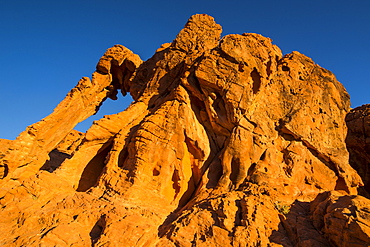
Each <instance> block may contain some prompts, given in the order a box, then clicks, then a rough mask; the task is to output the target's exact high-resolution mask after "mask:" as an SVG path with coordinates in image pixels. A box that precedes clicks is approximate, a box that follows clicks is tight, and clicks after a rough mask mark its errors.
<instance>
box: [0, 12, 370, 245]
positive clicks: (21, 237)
mask: <svg viewBox="0 0 370 247" xmlns="http://www.w3.org/2000/svg"><path fill="white" fill-rule="evenodd" d="M221 32H222V28H221V26H220V25H218V24H217V23H216V22H215V21H214V19H213V18H212V17H210V16H208V15H205V14H197V15H194V16H192V17H191V18H190V19H189V20H188V22H187V23H186V25H185V27H184V28H183V29H182V30H181V31H180V33H179V34H178V35H177V36H176V38H175V39H174V41H173V42H172V43H169V44H164V45H162V47H160V48H159V49H158V50H157V51H156V53H155V54H154V55H153V57H151V58H150V59H148V60H147V61H142V60H141V59H140V57H139V56H138V55H136V54H134V53H133V52H132V51H130V50H129V49H127V48H126V47H124V46H122V45H115V46H113V47H112V48H109V49H108V50H107V51H106V53H105V54H104V55H103V57H102V58H101V59H100V60H99V62H98V64H97V66H96V71H95V72H94V73H93V75H92V79H90V78H88V77H84V78H82V79H81V80H80V81H79V83H78V84H77V86H76V87H75V88H73V89H72V90H71V91H70V92H69V93H68V94H67V96H66V98H65V99H64V100H63V101H62V102H61V103H60V104H59V105H58V106H57V107H56V109H55V110H54V112H53V113H52V114H50V115H49V116H47V117H46V118H44V119H43V120H41V121H40V122H38V123H36V124H33V125H31V126H29V127H28V128H27V129H26V130H25V131H24V132H22V133H21V134H20V135H19V136H18V138H17V139H16V140H15V141H12V142H8V141H6V140H0V143H5V145H7V148H2V149H0V157H1V158H0V162H1V163H0V168H1V169H0V178H1V180H0V187H1V190H0V204H1V209H0V215H1V216H2V217H1V220H0V229H1V231H2V232H3V236H4V237H3V239H1V240H0V244H1V245H3V246H158V247H159V246H176V247H177V246H189V247H191V246H366V245H369V244H370V215H369V209H368V206H367V205H369V202H370V201H369V199H367V198H366V197H363V196H360V195H358V193H357V189H358V188H359V186H363V185H364V184H365V190H367V189H368V184H369V176H368V175H369V174H368V172H367V170H366V168H364V167H366V166H364V165H363V163H366V162H368V157H367V156H366V155H367V153H368V150H367V144H368V140H367V139H368V138H367V135H366V134H364V133H363V131H365V132H366V133H367V128H368V126H369V123H368V121H367V115H368V114H367V110H368V109H367V106H366V107H365V106H364V107H363V108H366V110H365V112H366V114H367V115H366V114H365V115H366V116H365V115H364V113H362V112H361V113H359V112H360V111H364V109H362V108H361V109H359V110H356V109H355V110H351V111H350V100H349V95H348V93H347V92H346V90H345V88H344V87H343V85H342V84H340V83H339V82H338V81H337V80H336V78H335V76H334V75H333V74H332V73H331V72H330V71H328V70H326V69H324V68H321V67H320V66H319V65H317V64H315V63H314V62H313V61H312V59H310V58H308V57H307V56H305V55H303V54H301V53H299V52H292V53H290V54H286V55H283V54H282V52H281V50H280V49H279V48H278V47H277V46H276V45H274V44H272V40H271V39H269V38H266V37H263V36H261V35H259V34H254V33H244V34H242V35H239V34H230V35H226V36H224V37H221ZM118 91H120V92H121V93H122V94H123V95H126V94H127V93H130V95H131V96H132V98H133V99H134V101H133V102H132V103H131V105H130V106H129V107H128V108H127V109H126V110H125V111H123V112H120V113H117V114H113V115H109V116H104V118H102V119H100V120H98V121H95V122H94V123H93V125H92V126H91V128H90V129H89V130H88V131H86V133H81V132H78V131H75V130H73V128H74V126H75V125H76V124H77V123H79V122H81V121H83V120H84V119H86V118H88V117H89V116H91V115H93V114H95V113H96V111H98V109H99V106H100V105H101V104H102V103H103V102H104V100H105V99H106V98H108V97H109V98H112V99H116V97H117V96H116V95H117V93H118ZM348 112H349V113H348ZM345 119H346V121H345ZM352 125H353V126H356V127H353V126H352ZM347 126H348V127H347ZM347 128H349V131H347ZM356 138H357V139H356ZM359 143H360V144H359ZM347 148H348V150H349V151H350V153H349V152H348V150H347ZM364 150H365V151H364ZM350 155H351V156H350ZM349 161H350V162H351V164H352V166H353V167H354V168H355V169H356V170H357V171H358V172H357V171H356V170H355V169H354V168H352V166H351V165H350V163H349ZM353 164H357V166H356V165H353ZM360 164H361V165H360ZM364 169H365V170H364ZM359 174H360V175H361V177H360V175H359ZM363 181H364V184H363ZM365 190H364V191H365ZM361 191H362V189H360V194H362V195H365V196H367V194H365V192H363V193H362V192H361Z"/></svg>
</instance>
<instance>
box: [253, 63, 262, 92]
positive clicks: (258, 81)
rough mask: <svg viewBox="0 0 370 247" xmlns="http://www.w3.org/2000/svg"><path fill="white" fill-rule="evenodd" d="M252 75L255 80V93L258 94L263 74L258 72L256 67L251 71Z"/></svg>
mask: <svg viewBox="0 0 370 247" xmlns="http://www.w3.org/2000/svg"><path fill="white" fill-rule="evenodd" d="M251 77H252V80H253V88H252V90H253V93H254V94H256V93H258V91H259V90H260V87H261V75H260V74H259V73H258V71H257V69H256V68H254V69H253V70H252V72H251Z"/></svg>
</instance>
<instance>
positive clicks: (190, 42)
mask: <svg viewBox="0 0 370 247" xmlns="http://www.w3.org/2000/svg"><path fill="white" fill-rule="evenodd" d="M221 33H222V28H221V26H220V25H218V24H217V23H216V22H215V21H214V19H213V17H211V16H209V15H206V14H196V15H193V16H192V17H190V19H189V20H188V22H187V23H186V25H185V27H184V29H182V30H181V31H180V33H179V34H178V35H177V37H176V39H175V40H174V42H173V47H174V48H176V49H179V50H181V51H184V52H186V53H190V52H196V51H198V52H204V51H206V50H210V49H212V48H214V47H216V46H217V45H218V42H219V40H220V37H221Z"/></svg>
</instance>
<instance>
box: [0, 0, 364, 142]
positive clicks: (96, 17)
mask: <svg viewBox="0 0 370 247" xmlns="http://www.w3.org/2000/svg"><path fill="white" fill-rule="evenodd" d="M196 13H206V14H209V15H212V16H213V17H214V18H215V20H216V22H217V23H219V24H221V25H222V27H223V35H226V34H230V33H240V34H241V33H245V32H253V33H260V34H262V35H264V36H267V37H270V38H272V39H273V42H274V44H276V45H278V46H279V47H280V48H281V49H282V51H283V53H290V52H292V51H294V50H296V51H299V52H301V53H303V54H305V55H307V56H309V57H311V58H312V59H313V60H314V61H315V62H316V63H317V64H319V65H321V66H322V67H324V68H326V69H329V70H331V71H332V72H333V73H334V74H335V75H336V76H337V78H338V80H339V81H340V82H342V83H343V84H344V86H345V87H346V88H347V90H348V92H349V93H350V95H351V102H352V107H356V106H359V105H362V104H366V103H370V96H369V93H370V86H369V85H370V79H369V75H368V72H369V70H370V62H369V59H370V14H369V13H370V0H354V1H349V0H346V1H344V0H335V1H334V0H311V1H297V0H295V1H293V0H292V1H277V0H266V1H257V0H254V1H248V0H244V1H234V0H229V1H218V0H212V1H205V0H197V1H176V0H172V1H153V0H152V1H147V0H141V1H123V0H121V1H119V0H105V1H103V0H100V1H98V0H73V1H71V0H65V1H58V0H48V1H38V0H33V1H20V0H0V73H1V76H0V94H1V95H0V112H1V119H0V138H7V139H15V138H16V136H17V135H18V134H19V133H20V132H21V131H23V130H24V129H25V128H26V126H28V125H30V124H32V123H35V122H37V121H39V120H40V119H42V118H43V117H45V116H47V115H48V114H50V113H51V112H52V110H53V109H54V108H55V106H56V105H57V104H58V103H59V102H60V101H61V100H62V99H63V98H64V96H65V95H66V94H67V93H68V91H69V90H70V89H71V88H73V87H74V86H75V85H76V83H77V82H78V80H79V79H80V78H81V77H83V76H89V77H90V76H91V73H92V72H93V71H94V69H95V65H96V63H97V61H98V59H99V58H100V57H101V56H102V55H103V54H104V52H105V50H106V49H107V48H109V47H111V46H113V45H114V44H122V45H124V46H126V47H128V48H129V49H131V50H132V51H133V52H135V53H137V54H139V55H140V56H141V58H142V59H143V60H146V59H148V58H149V57H151V56H152V55H153V53H154V52H155V50H156V49H157V48H158V47H159V46H160V45H161V44H162V43H165V42H171V41H172V40H173V39H174V38H175V37H176V35H177V33H178V32H179V31H180V30H181V29H182V28H183V26H184V24H185V23H186V21H187V19H188V18H189V17H190V16H191V15H193V14H196ZM130 102H131V98H130V97H129V96H126V98H123V97H122V96H121V97H120V99H119V100H118V101H112V100H109V99H108V100H107V101H106V102H105V103H104V104H103V106H102V108H101V113H99V114H98V115H97V116H96V117H95V119H99V118H101V117H102V115H104V114H112V113H117V112H119V111H122V110H124V109H125V108H126V107H127V105H128V104H129V103H130ZM90 124H91V120H89V121H86V122H84V123H83V124H80V125H79V126H78V127H77V129H78V130H86V129H87V128H88V126H89V125H90Z"/></svg>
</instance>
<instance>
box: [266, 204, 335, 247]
mask: <svg viewBox="0 0 370 247" xmlns="http://www.w3.org/2000/svg"><path fill="white" fill-rule="evenodd" d="M276 208H277V210H279V212H280V215H279V217H280V220H281V223H280V224H279V229H278V230H275V231H273V232H272V234H271V236H270V237H269V239H270V241H271V242H272V243H276V244H280V245H282V246H284V247H288V246H289V247H290V246H292V247H293V246H328V247H329V246H331V245H330V244H329V242H328V241H327V239H326V238H324V236H323V235H322V234H321V233H320V232H319V231H318V230H317V229H316V228H315V227H314V225H313V222H312V219H311V215H310V203H309V202H300V201H295V202H294V203H293V204H292V205H291V207H290V209H289V206H288V205H276Z"/></svg>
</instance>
